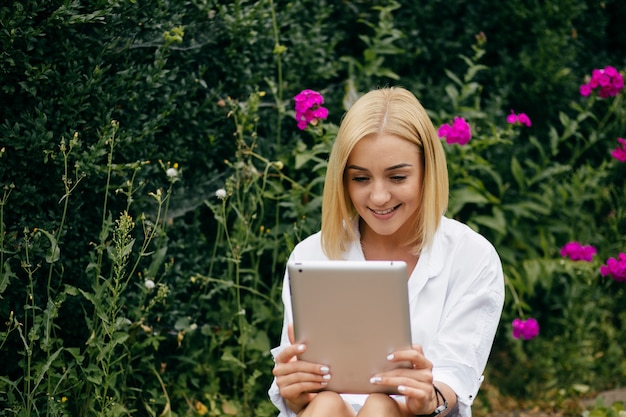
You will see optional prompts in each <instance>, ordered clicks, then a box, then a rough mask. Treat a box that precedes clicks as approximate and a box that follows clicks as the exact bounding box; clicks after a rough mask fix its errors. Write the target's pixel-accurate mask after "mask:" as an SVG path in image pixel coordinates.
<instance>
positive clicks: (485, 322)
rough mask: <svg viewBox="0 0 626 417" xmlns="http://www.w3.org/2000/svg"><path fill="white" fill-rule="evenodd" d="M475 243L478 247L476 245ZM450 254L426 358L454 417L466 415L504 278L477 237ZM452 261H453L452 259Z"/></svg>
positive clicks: (488, 345) (498, 263) (501, 300)
mask: <svg viewBox="0 0 626 417" xmlns="http://www.w3.org/2000/svg"><path fill="white" fill-rule="evenodd" d="M476 243H478V244H476ZM458 250H459V251H460V252H462V253H457V254H456V257H455V256H454V255H455V254H451V255H452V256H451V258H450V264H451V266H450V275H451V277H454V278H450V280H449V281H448V283H447V285H448V287H447V288H446V291H447V292H448V295H447V296H446V303H445V306H444V308H443V311H442V315H441V318H440V322H439V328H438V331H437V333H436V335H435V337H434V339H433V340H432V341H431V342H430V343H429V346H428V351H427V357H428V358H429V359H430V360H431V362H432V363H433V378H434V379H435V380H437V381H441V382H444V383H446V384H447V385H448V386H450V387H451V388H452V389H453V390H454V391H455V392H456V394H457V397H458V408H457V410H456V411H457V413H458V415H460V416H463V417H469V416H471V405H472V403H473V402H474V399H475V398H476V395H477V394H478V390H479V388H480V385H481V383H482V381H483V372H484V369H485V367H486V364H487V359H488V357H489V354H490V351H491V347H492V344H493V340H494V338H495V333H496V330H497V327H498V324H499V322H500V315H501V313H502V307H503V304H504V278H503V273H502V265H501V261H500V259H499V257H498V255H497V253H496V251H495V249H494V248H493V247H492V246H491V244H489V243H488V242H487V241H486V240H483V239H482V238H480V239H477V241H476V239H475V240H474V242H471V243H470V244H462V245H460V246H459V248H458ZM455 259H456V261H455Z"/></svg>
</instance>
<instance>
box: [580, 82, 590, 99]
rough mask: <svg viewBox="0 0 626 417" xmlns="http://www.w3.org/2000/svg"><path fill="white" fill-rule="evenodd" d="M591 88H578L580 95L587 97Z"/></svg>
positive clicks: (588, 86) (586, 85) (583, 86)
mask: <svg viewBox="0 0 626 417" xmlns="http://www.w3.org/2000/svg"><path fill="white" fill-rule="evenodd" d="M591 91H593V90H592V88H591V86H590V85H589V84H583V85H581V86H580V95H581V96H584V97H588V96H590V95H591Z"/></svg>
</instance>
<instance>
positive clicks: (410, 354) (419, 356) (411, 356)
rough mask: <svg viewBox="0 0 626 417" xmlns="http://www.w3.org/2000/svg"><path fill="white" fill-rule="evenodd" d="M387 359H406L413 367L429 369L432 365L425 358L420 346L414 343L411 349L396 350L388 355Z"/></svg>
mask: <svg viewBox="0 0 626 417" xmlns="http://www.w3.org/2000/svg"><path fill="white" fill-rule="evenodd" d="M387 359H388V360H389V361H392V362H402V361H408V362H410V363H411V365H412V368H413V369H431V370H432V367H433V364H432V362H430V361H429V360H428V359H426V356H424V353H423V351H422V348H421V346H419V345H415V346H414V347H413V349H406V350H398V351H396V352H394V353H392V354H390V355H389V356H387Z"/></svg>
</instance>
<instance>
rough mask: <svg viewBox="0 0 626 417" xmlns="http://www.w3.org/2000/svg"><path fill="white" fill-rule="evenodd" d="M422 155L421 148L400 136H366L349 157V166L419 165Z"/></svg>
mask: <svg viewBox="0 0 626 417" xmlns="http://www.w3.org/2000/svg"><path fill="white" fill-rule="evenodd" d="M420 154H421V152H420V148H419V147H418V146H417V145H416V144H415V143H413V142H410V141H408V140H406V139H403V138H401V137H399V136H395V135H390V134H380V135H375V136H366V137H364V138H363V139H361V140H360V141H359V142H357V144H356V145H355V146H354V148H353V149H352V152H350V155H349V156H348V164H355V165H361V164H368V165H372V164H373V165H388V164H391V165H395V164H398V163H409V164H411V165H417V164H418V163H419V162H420V161H421V157H420Z"/></svg>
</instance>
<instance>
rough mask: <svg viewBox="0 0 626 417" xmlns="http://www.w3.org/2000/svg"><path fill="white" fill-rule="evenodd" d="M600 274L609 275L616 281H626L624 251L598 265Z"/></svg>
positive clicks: (625, 255)
mask: <svg viewBox="0 0 626 417" xmlns="http://www.w3.org/2000/svg"><path fill="white" fill-rule="evenodd" d="M600 274H601V275H602V276H603V277H605V276H607V275H610V276H611V278H613V279H614V280H615V281H617V282H626V253H620V254H619V255H618V256H617V259H616V258H609V259H608V260H607V261H606V264H605V265H602V266H601V267H600Z"/></svg>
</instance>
